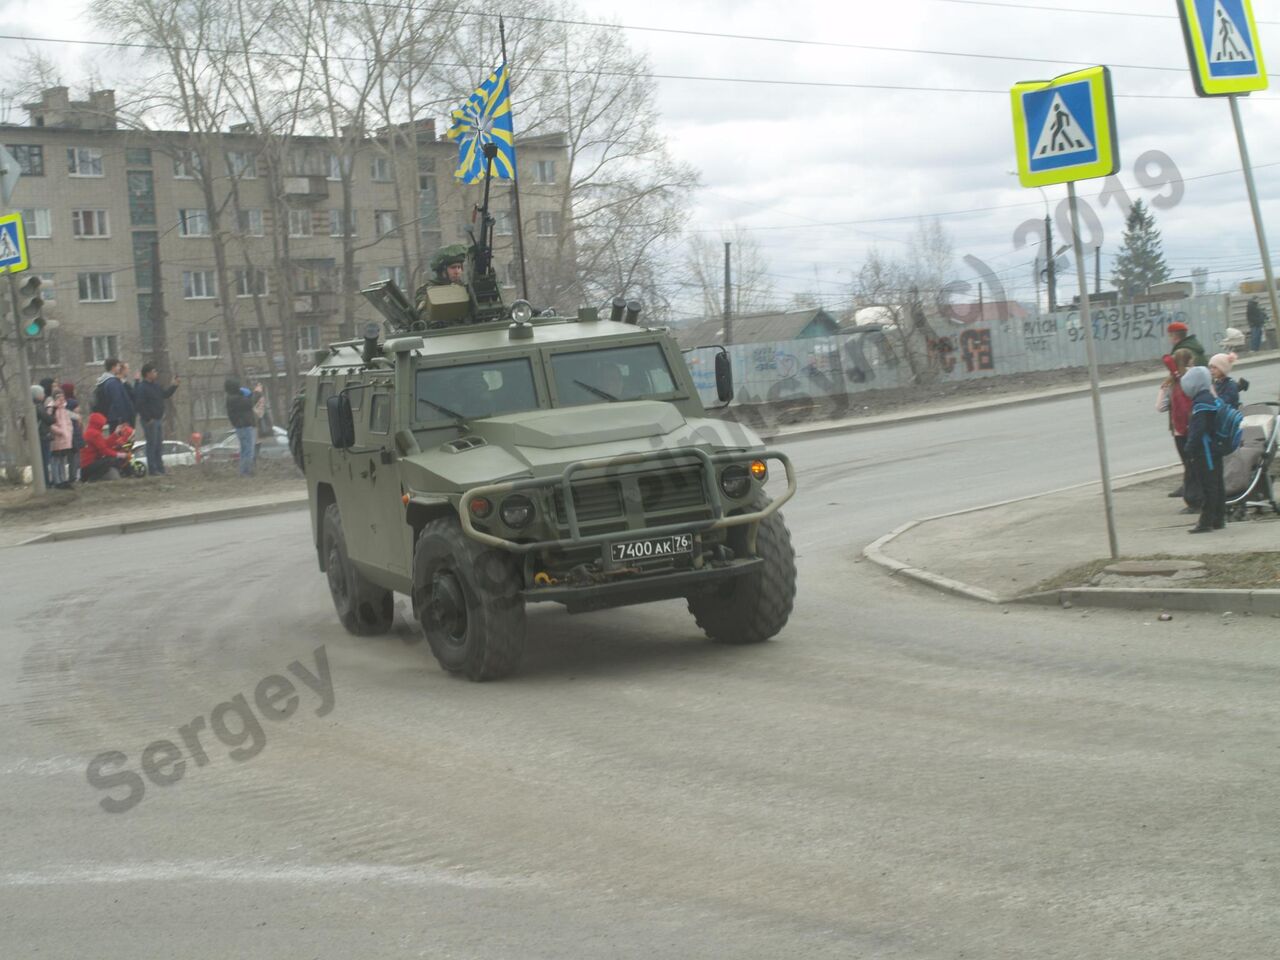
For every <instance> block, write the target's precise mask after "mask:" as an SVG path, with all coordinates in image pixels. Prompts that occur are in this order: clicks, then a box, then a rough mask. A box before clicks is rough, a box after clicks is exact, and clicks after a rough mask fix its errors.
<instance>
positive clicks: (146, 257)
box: [132, 230, 160, 290]
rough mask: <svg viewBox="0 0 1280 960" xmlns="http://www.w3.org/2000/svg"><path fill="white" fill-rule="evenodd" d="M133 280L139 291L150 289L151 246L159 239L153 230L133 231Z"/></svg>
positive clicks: (158, 235)
mask: <svg viewBox="0 0 1280 960" xmlns="http://www.w3.org/2000/svg"><path fill="white" fill-rule="evenodd" d="M132 239H133V280H134V283H135V284H136V285H137V287H138V289H139V290H150V289H151V245H152V244H153V243H155V242H156V241H157V240H159V239H160V234H158V233H156V232H155V231H154V230H135V231H133V238H132Z"/></svg>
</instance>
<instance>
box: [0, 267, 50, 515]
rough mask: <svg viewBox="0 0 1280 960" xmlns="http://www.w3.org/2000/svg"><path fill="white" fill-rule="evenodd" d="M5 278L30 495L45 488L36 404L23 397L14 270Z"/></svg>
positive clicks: (22, 342) (26, 372)
mask: <svg viewBox="0 0 1280 960" xmlns="http://www.w3.org/2000/svg"><path fill="white" fill-rule="evenodd" d="M5 275H6V277H7V279H8V281H9V304H10V308H11V309H12V310H13V333H14V337H15V339H14V346H15V347H16V349H17V351H18V376H19V377H20V378H21V380H20V382H19V384H18V395H19V397H21V398H22V399H20V400H19V401H18V402H19V403H23V404H25V406H23V407H22V409H23V410H25V411H26V413H24V414H23V416H22V418H21V423H22V424H23V427H24V428H25V430H26V434H27V456H28V457H29V458H30V459H31V490H32V492H33V493H44V492H45V491H46V490H47V489H48V488H47V487H46V486H45V482H44V457H43V456H42V455H41V453H40V422H39V421H38V420H37V419H36V415H35V404H34V403H33V402H32V400H31V395H30V394H29V393H28V394H27V395H26V396H23V395H22V391H23V390H30V389H31V369H30V368H29V367H28V366H27V336H26V334H25V333H23V331H22V305H21V303H20V302H19V300H18V283H17V281H16V280H14V279H13V271H12V270H8V269H6V270H5Z"/></svg>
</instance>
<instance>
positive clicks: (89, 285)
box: [76, 273, 116, 360]
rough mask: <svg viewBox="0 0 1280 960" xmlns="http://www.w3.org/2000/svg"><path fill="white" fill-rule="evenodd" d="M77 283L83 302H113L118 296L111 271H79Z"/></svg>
mask: <svg viewBox="0 0 1280 960" xmlns="http://www.w3.org/2000/svg"><path fill="white" fill-rule="evenodd" d="M76 285H77V286H78V287H79V288H80V302H81V303H111V302H112V301H114V300H115V298H116V287H115V282H114V280H113V279H112V276H111V274H109V273H77V274H76ZM103 359H104V360H105V359H106V356H104V357H103Z"/></svg>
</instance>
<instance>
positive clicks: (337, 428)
mask: <svg viewBox="0 0 1280 960" xmlns="http://www.w3.org/2000/svg"><path fill="white" fill-rule="evenodd" d="M324 405H325V409H326V411H327V412H328V414H329V442H330V443H331V444H332V445H333V448H334V449H335V450H349V449H350V448H351V447H354V446H355V445H356V418H355V414H353V413H352V412H351V398H350V397H348V396H347V395H346V394H345V393H339V394H338V395H337V396H336V397H330V398H329V399H328V400H326V401H325V402H324Z"/></svg>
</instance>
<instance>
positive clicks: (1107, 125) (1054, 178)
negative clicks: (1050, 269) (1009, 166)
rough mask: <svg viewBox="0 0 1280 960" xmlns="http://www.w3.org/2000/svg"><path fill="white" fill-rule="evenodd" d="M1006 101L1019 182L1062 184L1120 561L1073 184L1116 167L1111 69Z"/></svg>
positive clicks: (1114, 551)
mask: <svg viewBox="0 0 1280 960" xmlns="http://www.w3.org/2000/svg"><path fill="white" fill-rule="evenodd" d="M1010 98H1011V100H1012V105H1013V132H1014V139H1015V141H1016V143H1017V150H1018V180H1019V181H1020V182H1021V183H1022V185H1023V186H1024V187H1045V186H1049V185H1050V184H1055V183H1065V184H1066V185H1067V199H1068V201H1069V205H1070V209H1071V242H1072V245H1073V248H1074V250H1075V258H1076V278H1077V282H1078V284H1079V288H1080V317H1081V322H1082V324H1083V326H1084V331H1085V333H1084V344H1085V351H1086V353H1087V355H1088V358H1089V392H1090V394H1091V396H1092V397H1093V426H1094V432H1095V433H1096V434H1097V439H1098V465H1099V468H1100V472H1101V475H1102V500H1103V505H1104V508H1105V511H1106V516H1107V542H1108V545H1109V546H1110V548H1111V557H1112V559H1115V558H1116V557H1118V556H1120V544H1119V539H1118V538H1117V536H1116V517H1115V503H1114V501H1113V498H1112V495H1111V468H1110V466H1109V464H1108V462H1107V439H1106V432H1105V429H1104V427H1103V422H1102V391H1101V390H1100V388H1099V386H1098V351H1097V347H1096V345H1095V344H1094V332H1093V311H1092V310H1091V309H1090V306H1089V278H1088V276H1087V271H1086V268H1085V262H1084V247H1083V244H1082V243H1081V241H1080V217H1079V213H1078V211H1077V209H1076V185H1075V182H1076V181H1077V180H1089V179H1093V178H1095V177H1109V176H1111V175H1112V174H1113V173H1115V172H1116V171H1117V170H1118V169H1119V168H1120V147H1119V142H1118V140H1117V138H1116V124H1115V110H1114V109H1113V107H1112V97H1111V71H1110V70H1108V69H1107V68H1106V67H1088V68H1086V69H1084V70H1077V71H1075V72H1074V73H1068V74H1064V75H1063V76H1060V77H1057V78H1056V79H1053V80H1032V81H1026V82H1023V83H1018V84H1015V85H1014V87H1013V89H1012V90H1011V91H1010Z"/></svg>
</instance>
